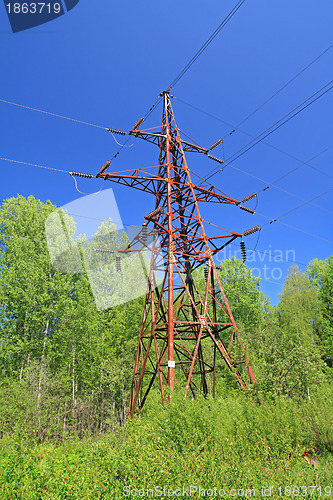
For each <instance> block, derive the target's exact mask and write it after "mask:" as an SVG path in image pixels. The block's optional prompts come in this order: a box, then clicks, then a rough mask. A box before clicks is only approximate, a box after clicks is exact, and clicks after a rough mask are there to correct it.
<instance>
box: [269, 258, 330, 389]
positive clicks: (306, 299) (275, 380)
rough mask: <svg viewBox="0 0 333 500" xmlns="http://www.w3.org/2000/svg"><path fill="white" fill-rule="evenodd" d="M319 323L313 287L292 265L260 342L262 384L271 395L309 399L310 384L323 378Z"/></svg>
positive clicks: (304, 275) (306, 277)
mask: <svg viewBox="0 0 333 500" xmlns="http://www.w3.org/2000/svg"><path fill="white" fill-rule="evenodd" d="M319 322H320V310H319V299H318V295H317V293H316V290H315V289H314V288H313V286H312V285H311V283H310V280H309V278H308V276H307V275H306V274H303V275H302V274H301V273H300V271H299V270H298V268H297V266H292V267H291V269H290V273H289V275H288V276H287V278H286V280H285V283H284V287H283V294H282V295H280V303H279V304H278V306H277V307H276V308H275V311H274V314H273V315H272V319H271V323H270V325H269V327H268V329H267V331H266V334H265V336H264V342H263V344H262V359H263V366H264V373H265V378H264V382H263V385H264V386H265V387H266V389H269V390H270V391H271V392H272V393H273V394H277V393H280V392H281V393H285V394H288V395H289V396H292V395H295V396H298V397H301V398H303V397H308V398H310V388H311V385H314V384H316V383H318V382H320V381H323V380H324V376H323V368H324V367H323V363H322V361H321V358H320V355H319V350H318V346H317V328H318V324H319Z"/></svg>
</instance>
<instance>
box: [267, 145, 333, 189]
mask: <svg viewBox="0 0 333 500" xmlns="http://www.w3.org/2000/svg"><path fill="white" fill-rule="evenodd" d="M332 148H333V144H332V145H331V146H328V148H325V149H323V150H322V151H320V153H318V154H316V155H315V156H312V158H310V160H308V161H304V162H303V163H301V165H298V167H295V168H293V169H292V170H289V171H288V172H287V173H285V174H283V175H281V177H278V178H277V179H275V181H273V182H270V183H269V184H268V186H267V187H266V188H264V189H262V191H265V190H266V189H268V188H269V187H270V186H274V184H276V183H277V182H279V181H280V180H281V179H284V178H285V177H287V176H288V175H290V174H291V173H293V172H295V171H296V170H298V169H299V168H301V167H303V166H304V165H309V162H310V161H312V160H314V159H315V158H318V156H320V155H322V154H323V153H326V151H329V150H330V149H332ZM310 166H311V165H310ZM311 168H314V169H315V170H317V172H320V173H323V172H322V171H321V170H319V169H318V168H315V167H312V166H311ZM325 175H327V176H328V177H331V178H332V179H333V175H330V174H326V173H325ZM274 187H277V186H274Z"/></svg>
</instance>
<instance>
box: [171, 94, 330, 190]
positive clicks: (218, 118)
mask: <svg viewBox="0 0 333 500" xmlns="http://www.w3.org/2000/svg"><path fill="white" fill-rule="evenodd" d="M173 97H174V99H177V100H178V101H180V102H181V103H183V104H185V105H186V106H189V107H190V108H193V109H195V110H196V111H198V112H200V113H203V114H205V115H207V116H209V117H211V118H214V120H217V121H219V122H221V123H224V124H225V125H228V126H230V127H233V128H234V129H235V126H234V125H233V124H231V123H229V122H226V121H225V120H222V118H220V117H219V116H216V115H214V114H212V113H209V112H207V111H205V110H203V109H201V108H198V107H197V106H194V105H193V104H190V103H188V102H186V101H184V100H183V99H180V98H179V97H176V96H173ZM238 130H239V131H240V132H241V133H243V134H245V135H248V136H249V137H252V138H253V139H254V138H255V136H254V135H252V134H250V133H249V132H247V131H245V130H244V129H240V128H238ZM229 135H230V134H229ZM261 142H262V143H263V144H266V146H269V147H270V148H272V149H275V150H276V151H278V152H279V153H282V154H284V155H286V156H288V157H289V158H292V159H293V160H295V161H298V162H300V163H302V165H308V166H309V167H310V168H312V169H313V170H316V171H317V172H320V173H321V174H323V175H326V176H327V177H331V178H333V176H332V175H330V174H328V173H327V172H324V171H323V170H320V169H319V168H316V167H314V166H313V165H310V163H309V161H310V160H308V161H307V162H303V160H300V159H299V158H297V157H296V156H294V155H292V154H290V153H287V152H286V151H284V150H283V149H281V148H278V147H277V146H274V145H273V144H271V143H269V142H267V141H261ZM222 144H224V142H223V143H222ZM330 147H331V146H330ZM328 149H329V148H328ZM230 166H231V165H230ZM231 167H232V166H231ZM232 168H235V167H232ZM238 170H240V169H238ZM241 171H242V170H241ZM244 173H246V174H247V175H251V174H249V173H248V172H244ZM252 177H255V176H252ZM257 179H259V180H261V179H260V178H259V177H257ZM265 182H266V181H265ZM274 182H276V181H274Z"/></svg>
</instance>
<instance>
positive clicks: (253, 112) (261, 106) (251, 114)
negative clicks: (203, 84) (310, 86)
mask: <svg viewBox="0 0 333 500" xmlns="http://www.w3.org/2000/svg"><path fill="white" fill-rule="evenodd" d="M332 47H333V43H332V44H331V45H330V46H329V47H328V48H327V49H325V50H324V52H322V53H321V54H319V56H317V57H316V58H315V59H313V61H311V62H310V63H309V64H308V65H307V66H305V68H303V69H302V70H301V71H300V72H299V73H297V75H295V76H294V77H293V78H291V79H290V80H289V81H288V82H287V83H285V84H284V85H283V86H282V87H281V88H280V89H279V90H278V91H277V92H275V93H274V94H273V95H272V96H271V97H270V98H269V99H267V100H266V101H265V102H264V103H263V104H261V105H260V106H258V108H256V109H255V110H254V111H252V113H250V114H249V115H248V116H247V117H246V118H244V120H242V121H241V122H239V124H238V125H237V126H236V127H235V129H236V130H237V129H238V127H240V126H241V125H243V123H245V122H246V121H247V120H248V119H249V118H251V116H253V115H254V114H255V113H256V112H257V111H259V110H260V109H261V108H263V107H264V106H265V105H266V104H267V103H268V102H270V101H271V100H272V99H274V97H275V96H277V95H278V94H279V93H280V92H281V91H282V90H284V89H285V88H286V87H287V86H288V85H289V84H290V83H292V82H293V81H294V80H296V78H298V77H299V76H300V75H301V74H302V73H304V71H306V70H307V69H308V68H309V67H310V66H312V64H313V63H315V62H316V61H318V59H320V58H321V57H322V56H323V55H324V54H326V52H328V51H329V50H330V49H331V48H332Z"/></svg>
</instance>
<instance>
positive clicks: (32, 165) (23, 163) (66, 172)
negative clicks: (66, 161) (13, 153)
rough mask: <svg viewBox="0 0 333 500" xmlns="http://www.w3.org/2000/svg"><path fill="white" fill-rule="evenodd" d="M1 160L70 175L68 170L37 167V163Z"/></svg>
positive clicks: (43, 166)
mask: <svg viewBox="0 0 333 500" xmlns="http://www.w3.org/2000/svg"><path fill="white" fill-rule="evenodd" d="M0 160H3V161H10V162H12V163H19V164H21V165H29V167H38V168H45V169H47V170H54V171H56V172H62V173H65V174H69V173H70V172H68V171H67V170H61V169H59V168H52V167H46V166H45V165H37V164H36V163H27V162H26V161H18V160H11V159H10V158H0Z"/></svg>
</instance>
